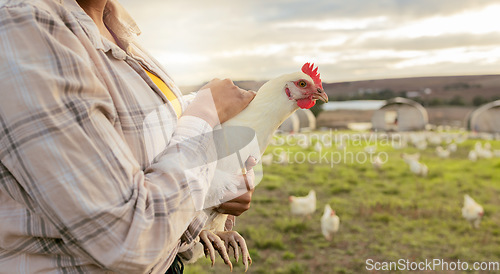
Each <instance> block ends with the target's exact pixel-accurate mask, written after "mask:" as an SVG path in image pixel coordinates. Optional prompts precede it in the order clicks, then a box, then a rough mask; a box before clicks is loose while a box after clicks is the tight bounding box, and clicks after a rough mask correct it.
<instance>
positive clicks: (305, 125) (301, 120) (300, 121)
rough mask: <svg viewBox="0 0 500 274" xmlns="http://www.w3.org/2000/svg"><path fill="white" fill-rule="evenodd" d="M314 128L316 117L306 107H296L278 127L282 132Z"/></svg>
mask: <svg viewBox="0 0 500 274" xmlns="http://www.w3.org/2000/svg"><path fill="white" fill-rule="evenodd" d="M314 129H316V117H315V116H314V114H313V113H312V112H311V111H310V110H308V109H298V110H297V111H296V112H294V113H293V114H292V115H290V117H288V118H287V119H286V120H285V122H283V124H281V126H280V127H279V130H280V131H283V132H295V133H297V132H299V131H305V130H314Z"/></svg>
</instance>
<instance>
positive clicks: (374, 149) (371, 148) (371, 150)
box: [364, 146, 377, 154]
mask: <svg viewBox="0 0 500 274" xmlns="http://www.w3.org/2000/svg"><path fill="white" fill-rule="evenodd" d="M364 150H365V152H366V153H368V154H374V153H375V152H377V146H366V147H365V148H364Z"/></svg>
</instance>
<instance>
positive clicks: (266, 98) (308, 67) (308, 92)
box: [200, 63, 328, 271]
mask: <svg viewBox="0 0 500 274" xmlns="http://www.w3.org/2000/svg"><path fill="white" fill-rule="evenodd" d="M316 100H321V101H324V102H327V101H328V96H327V95H326V93H325V91H324V90H323V86H322V82H321V79H320V74H319V73H318V68H314V65H313V64H309V63H306V64H304V65H303V66H302V69H301V70H300V71H298V72H294V73H291V74H286V75H283V76H280V77H278V78H275V79H272V80H270V81H268V82H266V83H265V84H264V85H263V86H262V87H261V88H260V89H259V90H258V92H257V94H256V96H255V98H254V99H253V100H252V101H251V102H250V104H249V105H248V106H247V107H246V108H245V109H244V110H243V111H242V112H240V113H239V114H238V115H236V116H235V117H233V118H231V119H229V120H228V121H226V122H225V123H223V124H222V129H225V128H230V127H245V128H250V129H252V130H253V131H254V133H255V137H256V139H257V143H258V149H259V152H261V153H259V155H246V154H244V153H243V154H242V155H239V157H240V158H242V159H247V158H249V157H250V156H253V157H255V158H256V159H257V161H261V157H262V153H263V152H264V151H265V150H266V148H267V146H268V144H269V142H270V141H271V138H272V136H273V134H274V132H275V131H276V130H277V129H278V127H279V126H280V125H281V124H282V123H283V122H284V121H285V120H286V119H287V118H288V117H289V116H290V115H291V114H292V113H294V112H295V111H296V110H297V109H298V108H305V109H308V108H311V107H312V106H314V105H315V103H316ZM227 137H228V139H231V138H234V137H233V136H227ZM236 138H238V137H236ZM216 172H217V171H216ZM225 184H226V183H225V182H221V181H217V180H214V181H213V182H212V185H211V186H210V188H209V191H208V193H207V197H208V199H211V198H213V196H218V195H220V189H224V188H225V187H226V186H225ZM309 206H310V205H309ZM315 208H316V199H315V198H314V209H315ZM205 212H206V213H207V215H208V216H209V220H208V221H207V223H206V225H205V227H204V231H203V232H202V235H201V236H203V237H200V238H201V240H202V243H203V245H204V250H206V251H208V255H210V257H211V259H212V261H213V260H214V259H215V256H214V253H215V250H217V251H218V252H219V254H221V256H222V257H223V259H224V261H225V262H226V264H228V265H230V267H231V268H232V265H231V263H230V261H229V256H227V251H228V247H230V246H231V247H232V248H233V250H234V251H235V252H237V251H236V250H237V249H238V248H239V249H241V254H242V255H244V256H243V258H242V260H243V263H244V264H245V271H246V270H247V269H248V262H251V259H250V256H249V255H248V250H247V247H246V244H244V239H243V237H241V236H239V234H237V232H233V231H230V232H227V231H224V224H225V222H226V220H227V216H228V215H227V214H224V213H221V212H218V211H216V208H207V209H205ZM313 212H314V210H313ZM208 235H209V236H208ZM205 236H206V237H205ZM216 237H218V238H219V239H220V240H221V241H222V243H224V244H221V242H220V241H218V239H217V238H216ZM231 239H238V240H234V241H232V240H231ZM212 243H215V247H214V245H213V244H212ZM201 255H202V254H201ZM235 255H237V253H236V254H235Z"/></svg>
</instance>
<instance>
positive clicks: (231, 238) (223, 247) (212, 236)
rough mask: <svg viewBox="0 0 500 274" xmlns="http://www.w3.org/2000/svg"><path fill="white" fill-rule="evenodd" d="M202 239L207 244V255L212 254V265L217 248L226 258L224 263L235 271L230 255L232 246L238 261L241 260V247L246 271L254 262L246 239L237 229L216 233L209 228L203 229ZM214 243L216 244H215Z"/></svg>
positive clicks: (222, 256) (223, 257)
mask: <svg viewBox="0 0 500 274" xmlns="http://www.w3.org/2000/svg"><path fill="white" fill-rule="evenodd" d="M200 239H201V241H202V243H203V245H204V246H205V256H208V255H209V256H210V260H211V261H212V266H213V265H214V263H215V250H217V252H218V253H219V255H220V256H221V258H222V259H223V260H224V263H225V264H227V265H229V269H230V270H231V271H233V265H232V263H231V261H230V259H229V255H228V251H229V248H230V247H231V248H232V249H233V251H234V258H235V260H236V262H238V260H239V253H240V249H241V255H242V260H243V265H245V272H246V271H247V270H248V267H249V265H251V264H252V258H250V254H249V252H248V248H247V245H246V242H245V239H244V238H243V237H242V236H241V235H240V234H239V233H238V232H236V231H216V232H215V233H214V232H212V231H209V230H203V231H202V232H201V233H200ZM212 243H213V244H215V246H214V245H213V244H212Z"/></svg>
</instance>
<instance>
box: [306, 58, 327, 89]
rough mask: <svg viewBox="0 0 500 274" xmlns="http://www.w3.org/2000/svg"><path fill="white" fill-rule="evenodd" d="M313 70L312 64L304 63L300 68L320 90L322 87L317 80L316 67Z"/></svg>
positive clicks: (319, 80)
mask: <svg viewBox="0 0 500 274" xmlns="http://www.w3.org/2000/svg"><path fill="white" fill-rule="evenodd" d="M313 68H314V63H313V64H311V63H305V64H304V65H303V66H302V72H303V73H305V74H307V75H309V76H311V78H312V79H313V81H314V84H316V85H317V86H319V87H320V88H321V89H323V85H322V84H321V79H320V78H319V73H318V67H316V68H315V69H313Z"/></svg>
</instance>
